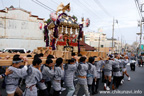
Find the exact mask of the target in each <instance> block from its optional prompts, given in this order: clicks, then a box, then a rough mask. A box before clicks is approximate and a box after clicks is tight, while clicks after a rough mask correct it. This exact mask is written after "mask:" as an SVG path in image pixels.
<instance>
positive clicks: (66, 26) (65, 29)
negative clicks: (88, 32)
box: [65, 26, 68, 34]
mask: <svg viewBox="0 0 144 96" xmlns="http://www.w3.org/2000/svg"><path fill="white" fill-rule="evenodd" d="M65 33H66V34H68V32H67V26H66V29H65Z"/></svg>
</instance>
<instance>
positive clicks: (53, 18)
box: [50, 13, 57, 21]
mask: <svg viewBox="0 0 144 96" xmlns="http://www.w3.org/2000/svg"><path fill="white" fill-rule="evenodd" d="M50 18H51V19H52V20H53V21H56V20H57V15H56V13H51V14H50Z"/></svg>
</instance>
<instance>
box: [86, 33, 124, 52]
mask: <svg viewBox="0 0 144 96" xmlns="http://www.w3.org/2000/svg"><path fill="white" fill-rule="evenodd" d="M85 42H86V43H87V44H89V45H90V46H92V47H94V48H96V49H97V51H101V52H107V53H111V51H112V39H111V38H107V37H106V34H103V33H101V32H86V33H85ZM122 47H123V45H122V44H121V42H120V41H119V40H117V39H113V50H114V52H116V53H120V52H121V49H122Z"/></svg>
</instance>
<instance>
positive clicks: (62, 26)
mask: <svg viewBox="0 0 144 96" xmlns="http://www.w3.org/2000/svg"><path fill="white" fill-rule="evenodd" d="M62 33H63V25H62Z"/></svg>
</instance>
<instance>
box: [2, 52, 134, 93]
mask: <svg viewBox="0 0 144 96" xmlns="http://www.w3.org/2000/svg"><path fill="white" fill-rule="evenodd" d="M42 56H43V54H36V55H35V56H34V59H33V62H32V64H31V65H28V58H27V57H31V56H30V55H28V56H27V57H21V56H20V55H18V54H16V55H14V56H13V61H12V65H11V66H9V67H8V68H7V70H6V72H5V73H4V74H1V75H0V78H4V80H5V88H6V93H7V96H14V95H15V94H17V96H59V95H60V94H61V92H62V91H63V90H62V89H63V84H64V85H65V86H66V91H67V95H66V96H77V95H78V92H79V89H80V88H82V87H83V91H84V93H85V95H86V96H90V95H94V94H97V93H98V91H99V82H100V79H101V78H102V81H103V83H104V85H103V86H104V90H115V89H117V88H119V85H121V84H123V83H124V75H126V76H127V78H128V80H130V79H131V78H130V76H129V75H128V73H127V69H126V65H127V63H128V62H129V60H128V57H127V56H126V55H108V56H107V57H106V58H102V57H96V56H94V57H89V58H88V57H86V56H82V55H81V54H78V56H77V55H76V54H75V53H72V58H71V59H69V60H67V63H65V64H64V63H63V62H64V60H63V58H55V57H54V56H53V55H48V56H47V60H46V62H45V64H42V59H41V57H42ZM54 59H56V61H55V63H54V61H53V60H54ZM23 62H24V65H22V64H21V63H23ZM74 80H77V81H76V84H74ZM111 82H112V84H111ZM20 85H21V86H22V85H25V86H24V87H25V88H24V90H23V91H22V90H21V88H20V87H21V86H20ZM110 86H112V89H110V88H111V87H110ZM51 90H53V91H51Z"/></svg>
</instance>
